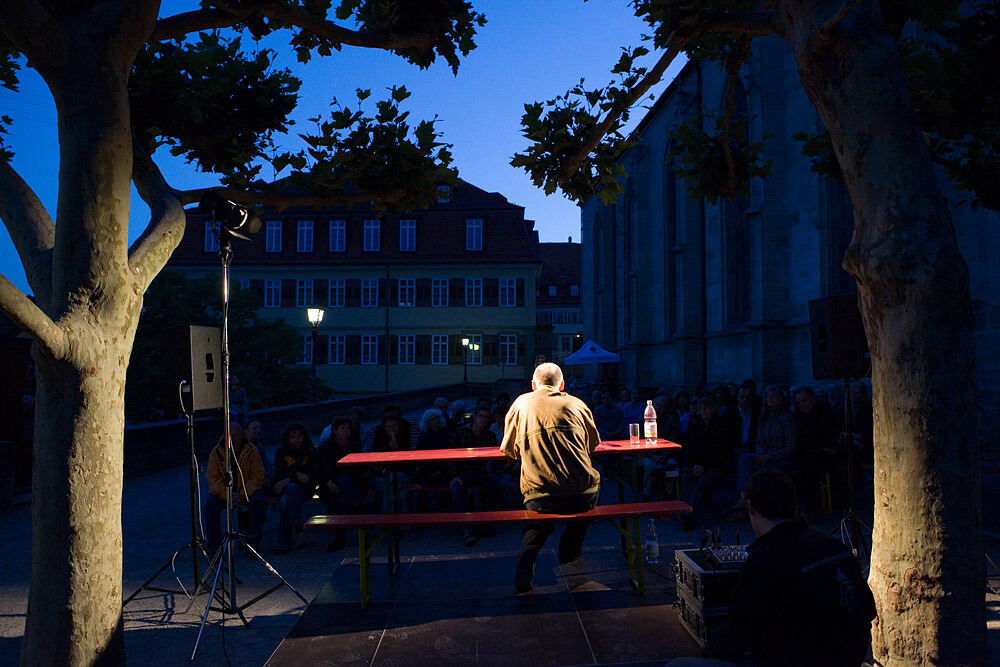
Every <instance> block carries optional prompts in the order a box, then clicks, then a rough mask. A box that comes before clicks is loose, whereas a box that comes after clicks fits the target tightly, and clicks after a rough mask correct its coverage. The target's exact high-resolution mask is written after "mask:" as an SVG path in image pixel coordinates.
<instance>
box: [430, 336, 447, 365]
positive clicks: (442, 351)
mask: <svg viewBox="0 0 1000 667" xmlns="http://www.w3.org/2000/svg"><path fill="white" fill-rule="evenodd" d="M431 363H432V364H434V365H435V366H443V365H445V364H447V363H448V334H443V335H441V334H437V335H434V336H432V337H431Z"/></svg>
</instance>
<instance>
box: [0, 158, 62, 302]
mask: <svg viewBox="0 0 1000 667" xmlns="http://www.w3.org/2000/svg"><path fill="white" fill-rule="evenodd" d="M0 218H3V221H4V225H6V227H7V232H8V233H9V234H10V238H11V240H12V241H13V242H14V248H15V249H17V255H18V257H20V258H21V263H22V264H23V265H24V273H25V275H26V276H27V278H28V284H29V285H31V290H32V291H33V292H34V293H35V298H36V299H38V301H39V303H42V304H47V303H49V298H50V297H51V296H52V248H53V247H54V246H55V239H56V227H55V225H54V224H53V223H52V218H51V217H49V213H48V211H46V210H45V207H44V206H43V205H42V202H41V201H40V200H39V199H38V197H37V196H36V195H35V193H34V192H33V191H32V189H31V187H30V186H29V185H28V184H27V183H25V182H24V180H23V179H22V178H21V176H20V175H19V174H18V173H17V172H16V171H14V168H13V167H11V166H10V164H9V163H7V162H3V161H0Z"/></svg>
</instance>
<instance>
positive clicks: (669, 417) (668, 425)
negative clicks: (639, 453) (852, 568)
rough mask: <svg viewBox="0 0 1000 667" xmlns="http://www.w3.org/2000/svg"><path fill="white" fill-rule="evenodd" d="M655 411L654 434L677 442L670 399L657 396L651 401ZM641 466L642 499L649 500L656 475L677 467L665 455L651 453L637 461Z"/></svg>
mask: <svg viewBox="0 0 1000 667" xmlns="http://www.w3.org/2000/svg"><path fill="white" fill-rule="evenodd" d="M653 409H654V410H656V434H657V436H659V437H660V438H664V439H666V440H670V441H671V442H677V414H676V413H675V412H674V410H673V409H672V408H671V407H670V399H669V398H668V397H666V396H657V397H656V398H654V399H653ZM639 465H640V466H642V499H643V500H649V498H650V497H651V496H652V494H653V480H654V478H655V477H656V474H657V473H660V472H664V471H666V470H671V469H674V468H676V467H677V461H676V460H675V459H674V458H672V457H670V456H669V455H667V454H663V453H651V454H650V455H649V456H646V457H643V458H642V459H641V460H640V461H639Z"/></svg>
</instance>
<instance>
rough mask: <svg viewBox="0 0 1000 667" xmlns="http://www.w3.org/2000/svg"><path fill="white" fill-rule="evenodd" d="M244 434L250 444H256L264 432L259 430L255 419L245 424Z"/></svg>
mask: <svg viewBox="0 0 1000 667" xmlns="http://www.w3.org/2000/svg"><path fill="white" fill-rule="evenodd" d="M246 433H247V439H248V440H249V441H250V442H252V443H255V444H256V443H258V442H260V438H261V436H262V435H263V433H264V430H263V429H262V428H261V425H260V422H259V421H257V420H256V419H251V420H250V421H248V422H247V431H246Z"/></svg>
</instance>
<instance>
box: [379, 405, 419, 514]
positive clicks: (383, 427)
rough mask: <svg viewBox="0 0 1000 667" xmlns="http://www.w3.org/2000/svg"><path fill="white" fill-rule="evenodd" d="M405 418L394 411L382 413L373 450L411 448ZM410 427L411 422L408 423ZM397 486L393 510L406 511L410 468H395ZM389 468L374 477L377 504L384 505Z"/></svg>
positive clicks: (385, 450)
mask: <svg viewBox="0 0 1000 667" xmlns="http://www.w3.org/2000/svg"><path fill="white" fill-rule="evenodd" d="M403 423H404V420H402V419H401V418H400V416H399V415H398V414H397V413H396V412H394V411H387V412H384V413H383V414H382V423H381V424H379V425H378V426H376V427H375V438H374V440H373V443H372V451H373V452H398V451H405V450H408V449H410V436H409V429H408V428H407V430H406V432H405V435H404V429H403V428H402V424H403ZM406 426H407V427H409V423H407V424H406ZM394 470H395V476H396V477H395V478H396V487H395V491H394V493H393V499H394V502H393V511H395V512H402V513H405V512H406V494H405V493H404V489H406V485H407V483H408V482H409V479H410V475H409V470H408V469H406V470H404V469H400V468H398V467H397V468H394ZM386 473H387V470H382V476H380V477H375V478H374V479H372V490H373V492H374V495H375V506H376V507H384V500H383V499H384V496H385V478H386Z"/></svg>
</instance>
